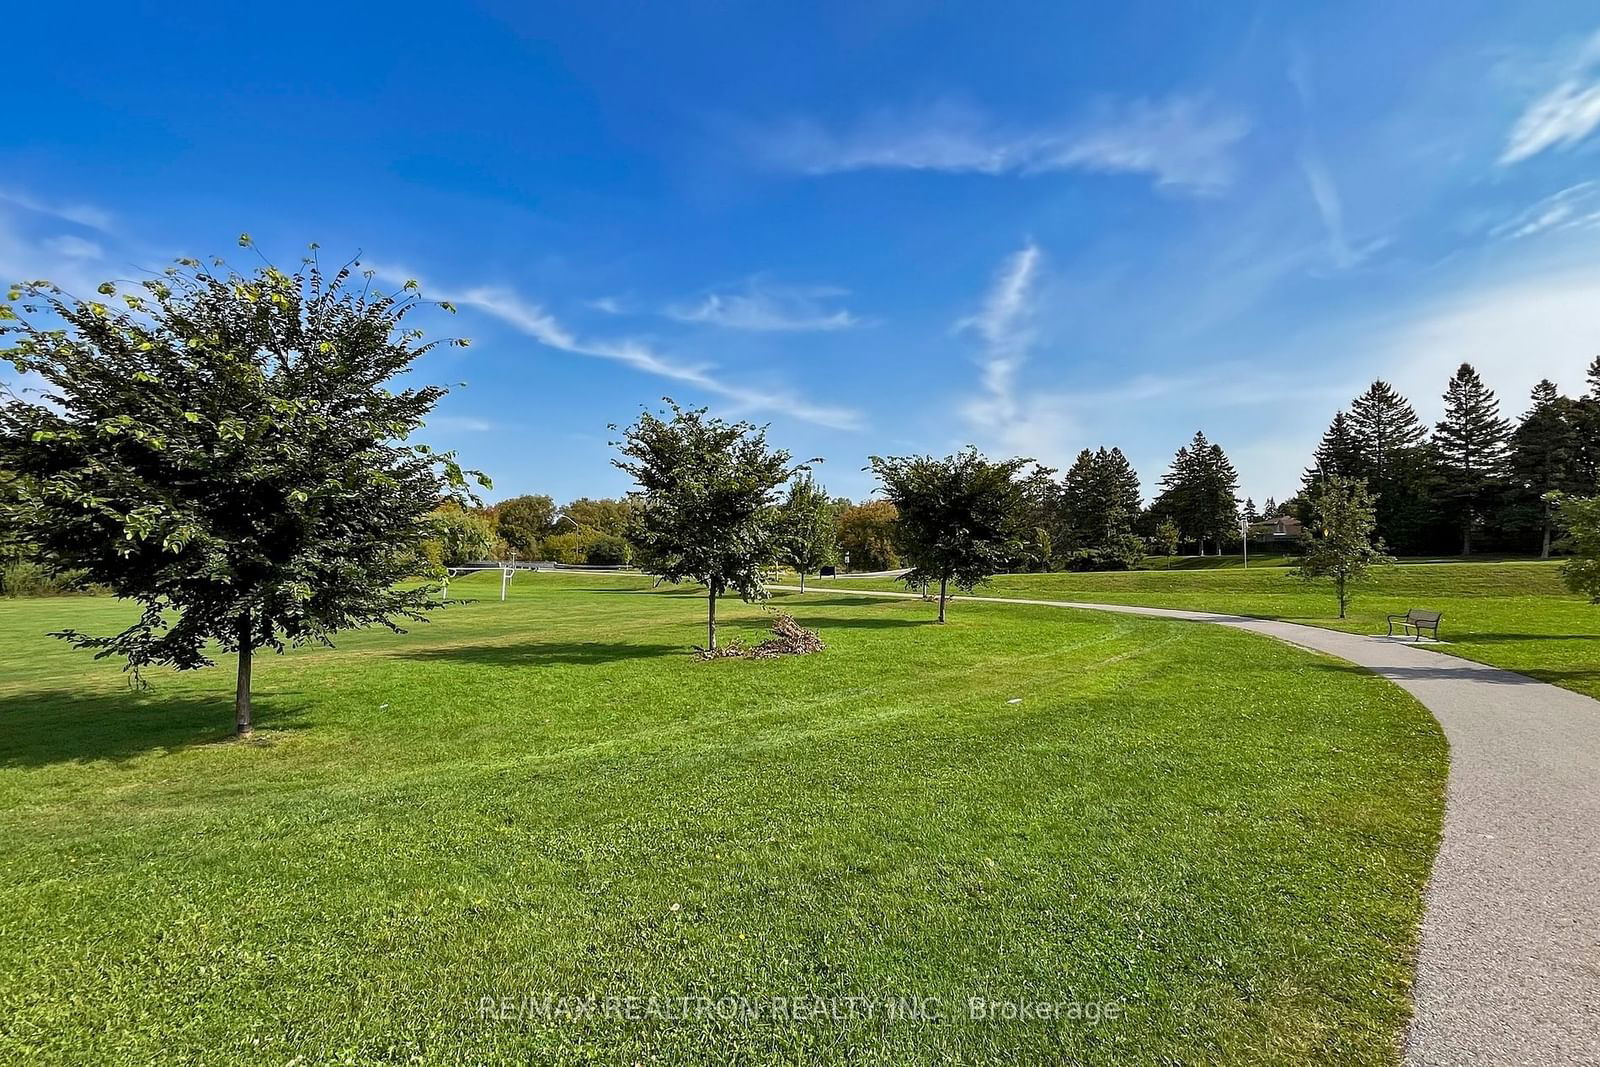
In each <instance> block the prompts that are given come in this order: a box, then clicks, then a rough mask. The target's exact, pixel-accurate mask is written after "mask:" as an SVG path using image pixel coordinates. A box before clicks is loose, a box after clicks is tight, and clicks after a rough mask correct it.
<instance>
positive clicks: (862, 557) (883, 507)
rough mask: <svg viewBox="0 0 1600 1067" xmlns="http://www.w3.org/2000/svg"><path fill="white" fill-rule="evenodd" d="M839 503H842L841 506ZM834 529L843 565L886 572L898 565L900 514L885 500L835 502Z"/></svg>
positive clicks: (855, 568)
mask: <svg viewBox="0 0 1600 1067" xmlns="http://www.w3.org/2000/svg"><path fill="white" fill-rule="evenodd" d="M841 504H842V505H843V506H841ZM834 507H835V508H837V509H838V514H837V517H836V518H835V519H834V528H835V529H836V530H837V532H838V538H839V551H840V553H841V558H842V559H843V560H844V562H845V564H846V565H847V566H848V567H850V568H852V569H854V570H860V571H886V570H891V569H893V568H895V567H898V566H900V550H899V548H898V547H897V544H896V537H897V535H898V531H899V528H900V526H899V519H900V513H899V512H898V511H896V510H895V507H894V505H893V504H891V503H889V501H887V500H867V501H864V502H862V503H860V504H850V503H848V502H841V501H837V500H836V501H834Z"/></svg>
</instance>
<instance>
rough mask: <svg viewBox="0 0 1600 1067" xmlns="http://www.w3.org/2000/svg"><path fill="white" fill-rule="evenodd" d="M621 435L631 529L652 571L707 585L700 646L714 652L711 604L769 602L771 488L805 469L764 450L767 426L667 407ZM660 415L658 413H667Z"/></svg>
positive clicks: (773, 535) (774, 513)
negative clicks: (632, 485) (633, 510)
mask: <svg viewBox="0 0 1600 1067" xmlns="http://www.w3.org/2000/svg"><path fill="white" fill-rule="evenodd" d="M666 403H667V406H668V408H669V409H670V416H671V417H670V418H662V417H659V416H657V415H656V414H653V413H651V412H648V411H647V412H645V413H644V414H642V415H640V416H639V420H638V421H637V422H635V423H634V424H633V425H632V426H629V427H628V428H627V429H625V430H622V431H621V433H622V440H620V441H618V442H616V447H617V448H618V450H619V451H620V452H621V453H622V456H623V458H622V459H617V460H613V461H612V462H613V463H614V464H616V466H617V467H619V468H621V469H622V470H624V471H626V472H627V473H628V474H630V475H632V476H633V479H634V481H635V482H637V483H638V485H639V490H638V499H639V503H640V512H639V515H638V521H637V522H636V523H635V524H634V530H635V533H636V536H637V537H638V538H639V539H640V541H641V543H642V545H643V547H644V549H645V557H646V559H647V560H648V563H649V566H650V568H651V569H652V570H653V571H654V572H655V573H657V574H659V575H661V576H662V577H663V578H665V579H667V580H668V581H672V582H677V581H682V580H684V579H689V580H691V581H696V582H699V583H700V584H702V585H704V586H705V587H706V647H707V649H709V650H712V651H714V650H715V649H716V647H717V598H718V597H720V596H722V595H723V594H724V593H729V592H732V593H737V594H738V595H739V597H740V598H741V599H743V600H746V601H756V600H763V599H765V598H766V595H767V592H766V584H765V572H766V571H767V570H768V569H769V568H770V567H772V566H774V565H775V564H776V563H777V560H778V551H779V548H780V544H781V539H780V534H781V524H780V523H779V521H778V520H779V516H778V508H777V503H778V495H777V494H778V490H779V489H780V488H781V487H782V486H783V485H784V484H785V483H787V482H788V481H789V479H790V478H792V477H793V476H794V475H795V474H796V473H797V472H798V471H801V470H804V469H806V466H807V465H806V464H799V465H796V464H794V463H792V462H791V461H790V456H789V453H788V452H786V451H784V450H782V449H774V448H770V447H768V445H767V431H766V428H765V427H758V426H753V425H751V424H750V423H748V422H734V423H729V422H724V421H723V420H722V419H719V418H716V417H714V416H710V415H708V414H707V412H706V409H704V408H680V407H679V406H678V405H677V404H675V403H673V401H672V400H671V399H668V400H667V401H666ZM668 414H669V412H667V411H663V412H662V413H661V415H668Z"/></svg>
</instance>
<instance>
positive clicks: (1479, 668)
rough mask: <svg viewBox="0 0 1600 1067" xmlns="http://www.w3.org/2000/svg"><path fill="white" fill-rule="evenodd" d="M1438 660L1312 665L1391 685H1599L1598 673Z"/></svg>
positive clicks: (1473, 661)
mask: <svg viewBox="0 0 1600 1067" xmlns="http://www.w3.org/2000/svg"><path fill="white" fill-rule="evenodd" d="M1423 647H1426V646H1423ZM1438 658H1439V660H1440V662H1439V663H1438V664H1429V665H1428V666H1426V667H1411V666H1404V667H1402V666H1394V667H1385V668H1384V669H1383V670H1381V671H1369V670H1368V669H1367V668H1365V667H1360V666H1357V665H1356V664H1353V663H1328V662H1322V661H1318V662H1317V663H1316V665H1315V666H1316V669H1317V670H1323V671H1340V672H1342V673H1345V674H1376V675H1378V676H1379V677H1381V678H1387V679H1389V680H1390V681H1393V682H1411V681H1447V682H1453V681H1463V682H1478V683H1481V684H1485V685H1497V686H1507V687H1513V688H1514V687H1517V686H1525V685H1556V686H1561V687H1562V688H1565V689H1572V688H1573V686H1574V685H1577V684H1587V685H1590V686H1593V685H1596V684H1600V670H1592V671H1591V670H1575V671H1573V670H1560V669H1545V668H1540V669H1538V670H1529V671H1527V672H1525V673H1523V672H1518V671H1513V670H1511V669H1510V668H1508V667H1493V666H1490V665H1489V664H1487V663H1478V662H1477V661H1475V660H1469V659H1458V658H1456V657H1454V656H1449V655H1444V654H1439V655H1438Z"/></svg>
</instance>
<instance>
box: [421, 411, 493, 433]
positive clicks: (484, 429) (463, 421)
mask: <svg viewBox="0 0 1600 1067" xmlns="http://www.w3.org/2000/svg"><path fill="white" fill-rule="evenodd" d="M427 426H428V428H429V429H431V430H444V431H446V432H452V431H453V432H456V433H488V432H489V431H490V430H493V429H495V424H494V423H492V422H490V421H489V420H488V419H480V418H478V417H477V416H475V415H430V416H429V417H428V419H427Z"/></svg>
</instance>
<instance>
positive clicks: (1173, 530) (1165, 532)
mask: <svg viewBox="0 0 1600 1067" xmlns="http://www.w3.org/2000/svg"><path fill="white" fill-rule="evenodd" d="M1182 539H1183V531H1181V530H1179V529H1178V524H1177V523H1175V522H1173V521H1172V516H1171V515H1166V516H1163V517H1162V519H1161V524H1160V525H1159V526H1157V527H1156V536H1155V541H1156V547H1157V548H1159V549H1161V554H1162V555H1163V556H1166V557H1167V569H1168V570H1171V569H1172V557H1173V556H1176V555H1177V554H1178V542H1179V541H1180V540H1182Z"/></svg>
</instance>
